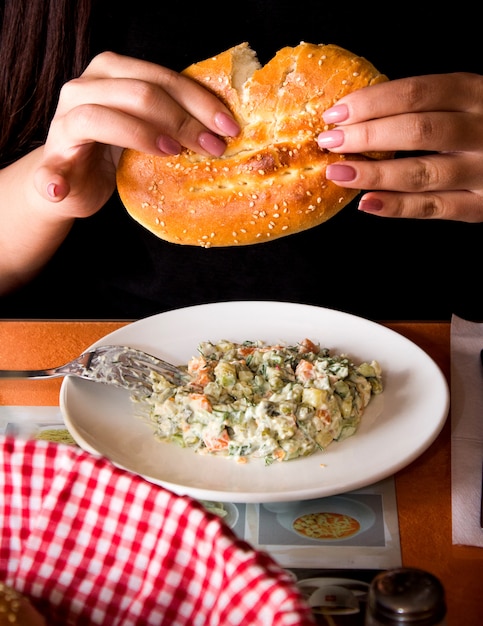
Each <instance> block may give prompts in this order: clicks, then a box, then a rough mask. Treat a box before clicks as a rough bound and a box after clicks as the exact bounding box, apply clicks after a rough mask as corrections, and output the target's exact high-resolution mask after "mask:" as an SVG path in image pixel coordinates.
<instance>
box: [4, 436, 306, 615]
mask: <svg viewBox="0 0 483 626" xmlns="http://www.w3.org/2000/svg"><path fill="white" fill-rule="evenodd" d="M0 465H1V467H0V471H1V473H0V537H1V544H0V550H1V551H0V580H2V581H4V582H5V583H7V584H9V585H11V586H13V587H15V588H16V589H17V590H18V591H21V592H23V593H25V594H26V595H28V596H29V597H30V598H31V599H32V601H33V604H34V605H35V606H36V607H37V608H38V609H39V610H40V611H41V612H42V613H43V614H44V615H45V616H46V617H47V620H48V623H49V625H50V626H55V625H62V626H66V625H68V624H76V625H84V624H85V625H88V624H89V625H90V624H102V625H106V626H121V625H122V626H131V625H136V626H140V625H146V626H147V625H149V626H157V625H167V624H174V625H176V626H183V625H185V624H186V625H187V626H188V625H189V626H196V625H203V626H204V625H210V626H215V625H220V626H231V625H235V624H244V625H245V626H247V625H252V624H253V625H259V626H269V625H270V626H289V625H303V626H309V625H313V624H314V619H313V616H312V614H311V611H310V608H309V607H308V605H307V604H306V603H305V601H304V600H303V598H302V596H301V594H300V592H299V591H298V590H297V587H296V586H295V584H294V582H293V580H292V578H291V576H290V574H289V573H288V572H286V571H285V570H284V569H283V568H281V567H280V566H278V565H277V564H276V563H275V561H274V560H273V559H272V558H271V557H270V556H269V555H267V554H265V553H263V552H260V551H256V550H254V549H253V548H252V547H251V546H250V545H249V544H247V543H246V542H244V541H242V540H240V539H238V538H237V537H236V536H235V535H234V534H233V532H232V531H231V530H230V529H229V528H228V527H227V526H226V525H225V524H224V523H223V522H222V521H221V520H220V518H218V517H217V516H216V515H213V514H210V513H208V512H207V511H205V510H204V508H203V507H202V506H201V505H200V504H199V503H198V502H196V501H194V500H192V499H191V498H189V497H185V496H177V495H175V494H173V493H171V492H169V491H167V490H166V489H163V488H162V487H158V486H156V485H153V484H151V483H148V482H147V481H145V480H144V479H142V478H140V477H139V476H136V475H134V474H131V473H129V472H125V471H123V470H120V469H118V468H116V467H114V466H113V465H112V464H111V463H110V462H109V461H107V460H106V459H102V458H96V457H93V456H92V455H89V454H88V453H86V452H83V451H81V450H79V449H77V448H76V447H74V446H67V445H59V444H55V443H51V442H47V441H34V440H30V441H25V440H22V439H14V438H9V437H0Z"/></svg>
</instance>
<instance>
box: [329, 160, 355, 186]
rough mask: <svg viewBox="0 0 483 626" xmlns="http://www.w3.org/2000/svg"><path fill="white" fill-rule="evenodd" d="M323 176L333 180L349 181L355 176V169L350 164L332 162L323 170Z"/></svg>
mask: <svg viewBox="0 0 483 626" xmlns="http://www.w3.org/2000/svg"><path fill="white" fill-rule="evenodd" d="M325 177H326V178H328V179H329V180H333V181H335V182H337V181H340V182H343V181H346V182H348V181H350V180H354V178H355V177H356V171H355V169H354V168H353V167H352V166H351V165H342V164H340V163H333V164H332V165H328V166H327V169H326V170H325Z"/></svg>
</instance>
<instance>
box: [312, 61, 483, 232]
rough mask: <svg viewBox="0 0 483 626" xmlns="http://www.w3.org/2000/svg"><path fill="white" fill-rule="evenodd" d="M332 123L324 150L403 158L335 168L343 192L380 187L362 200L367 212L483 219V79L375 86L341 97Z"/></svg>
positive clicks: (440, 78)
mask: <svg viewBox="0 0 483 626" xmlns="http://www.w3.org/2000/svg"><path fill="white" fill-rule="evenodd" d="M324 120H325V121H326V122H327V124H331V125H335V126H333V128H332V129H331V130H328V131H326V132H323V133H321V134H320V135H319V137H318V143H319V146H320V147H321V148H323V149H327V150H330V151H331V152H338V153H344V154H347V155H350V153H361V152H381V151H395V152H397V153H398V154H397V157H398V158H396V159H391V160H382V161H376V160H374V161H350V158H349V157H348V160H347V161H344V163H341V164H333V165H330V166H329V167H328V168H327V172H326V176H327V178H328V179H329V180H332V181H333V182H334V183H336V184H338V185H340V186H341V187H350V188H354V189H364V190H366V189H370V190H372V191H369V192H368V193H365V194H364V195H363V196H362V198H361V200H360V203H359V209H360V210H361V211H365V212H367V213H373V214H377V215H380V216H383V217H406V218H421V219H446V220H459V221H464V222H474V223H476V222H483V76H480V75H477V74H470V73H463V72H461V73H454V74H434V75H429V76H416V77H412V78H402V79H398V80H393V81H389V82H386V83H380V84H377V85H372V86H370V87H365V88H363V89H360V90H358V91H355V92H353V93H351V94H349V95H347V96H345V97H344V98H341V99H340V100H339V101H338V102H337V103H336V104H335V105H334V106H333V107H331V108H330V109H328V110H327V111H326V112H325V114H324ZM404 151H412V152H419V151H421V152H423V153H424V154H419V155H417V156H414V155H410V154H408V155H407V156H404V154H400V153H401V152H404ZM399 157H403V158H399Z"/></svg>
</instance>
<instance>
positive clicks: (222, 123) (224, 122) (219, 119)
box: [215, 113, 240, 137]
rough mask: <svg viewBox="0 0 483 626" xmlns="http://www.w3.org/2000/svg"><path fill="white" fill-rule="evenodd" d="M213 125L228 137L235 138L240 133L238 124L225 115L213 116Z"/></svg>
mask: <svg viewBox="0 0 483 626" xmlns="http://www.w3.org/2000/svg"><path fill="white" fill-rule="evenodd" d="M215 124H216V125H217V126H218V128H219V129H220V131H221V132H222V133H223V134H224V135H228V137H235V136H236V135H238V133H239V132H240V126H239V125H238V123H237V122H236V121H235V120H234V119H233V118H232V117H230V116H229V115H227V114H226V113H217V114H216V115H215Z"/></svg>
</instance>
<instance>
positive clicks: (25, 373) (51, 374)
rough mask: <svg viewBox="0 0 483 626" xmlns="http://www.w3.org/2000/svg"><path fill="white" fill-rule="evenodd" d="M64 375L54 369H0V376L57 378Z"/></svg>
mask: <svg viewBox="0 0 483 626" xmlns="http://www.w3.org/2000/svg"><path fill="white" fill-rule="evenodd" d="M59 376H65V374H64V373H62V372H60V371H58V370H56V369H49V370H0V378H17V379H18V378H58V377H59Z"/></svg>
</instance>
